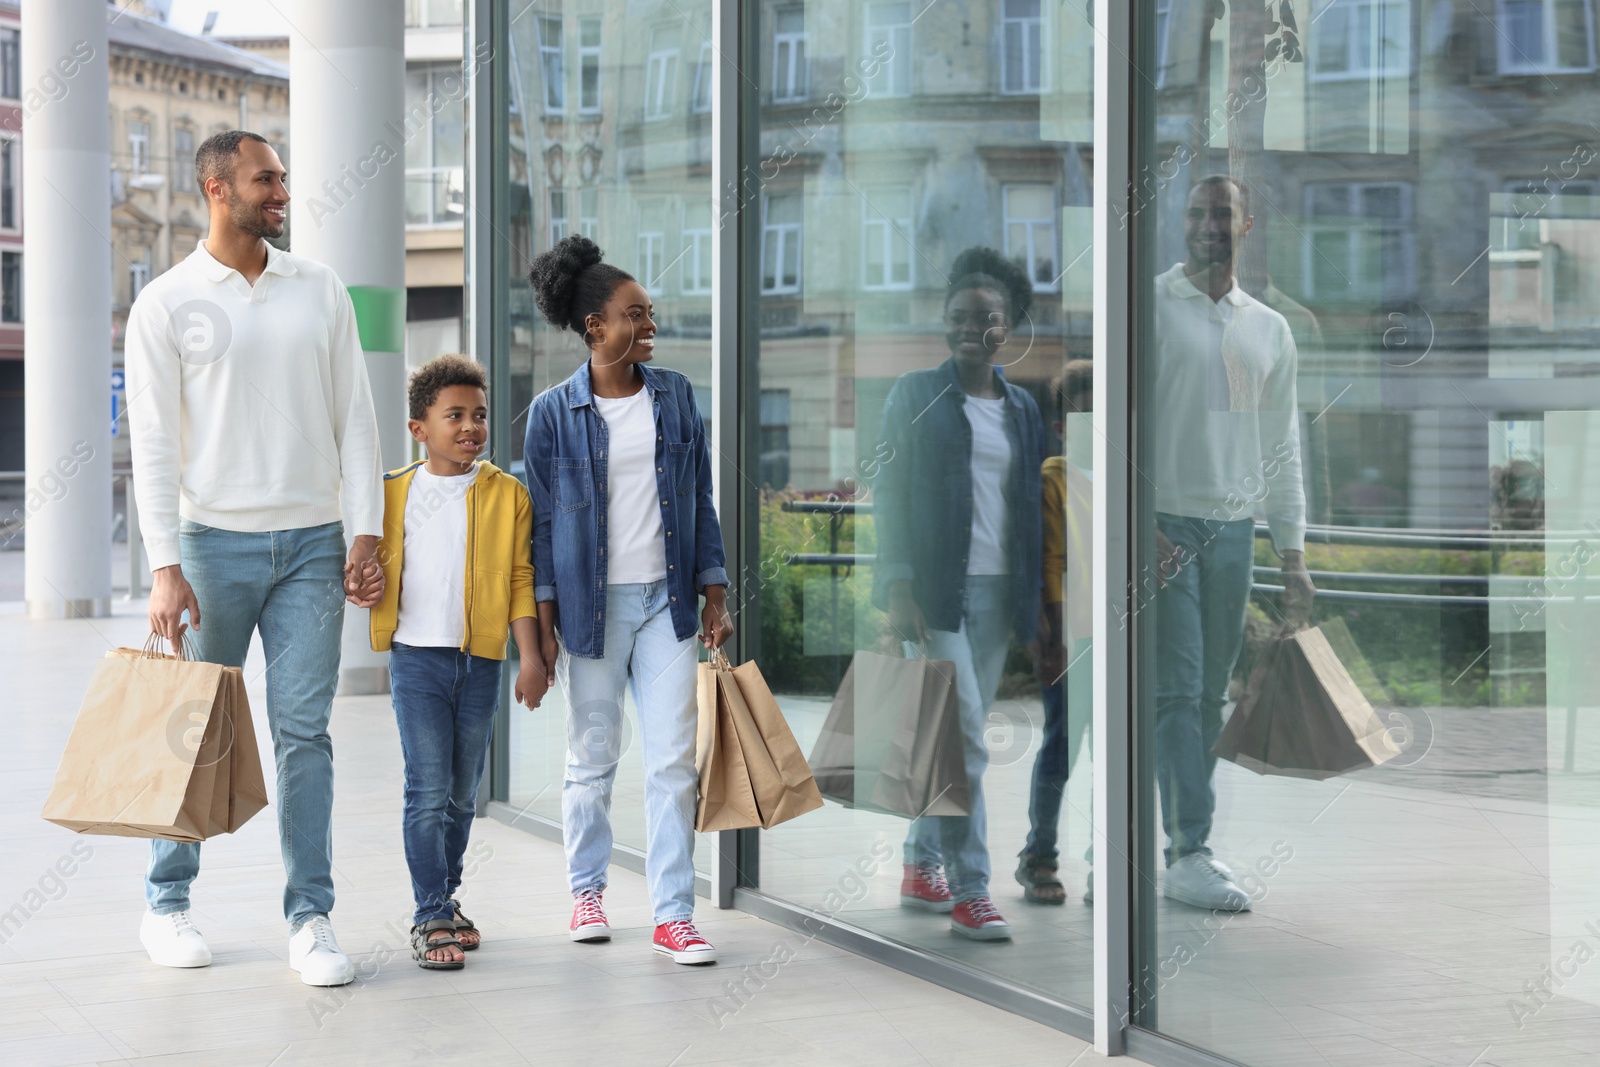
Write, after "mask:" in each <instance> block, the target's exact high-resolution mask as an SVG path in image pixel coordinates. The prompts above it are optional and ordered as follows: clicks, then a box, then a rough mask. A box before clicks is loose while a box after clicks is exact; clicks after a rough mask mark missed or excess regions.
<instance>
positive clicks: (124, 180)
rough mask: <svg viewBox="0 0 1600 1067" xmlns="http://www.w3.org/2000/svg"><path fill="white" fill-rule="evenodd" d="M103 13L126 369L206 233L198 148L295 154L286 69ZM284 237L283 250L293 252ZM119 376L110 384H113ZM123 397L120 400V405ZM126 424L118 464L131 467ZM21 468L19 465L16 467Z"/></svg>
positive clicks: (143, 20) (118, 316)
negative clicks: (137, 332) (231, 139)
mask: <svg viewBox="0 0 1600 1067" xmlns="http://www.w3.org/2000/svg"><path fill="white" fill-rule="evenodd" d="M144 9H145V10H146V11H149V12H150V14H149V15H146V14H140V13H139V12H138V11H135V10H132V9H128V10H122V9H118V8H114V7H113V8H108V9H107V19H108V22H109V27H108V32H109V37H110V45H111V91H110V120H111V178H110V180H111V242H112V279H111V300H112V308H111V321H112V364H113V366H114V367H115V368H117V369H120V368H121V366H122V345H123V341H124V338H125V336H126V330H127V321H128V309H129V308H130V307H132V305H133V301H134V298H135V297H137V296H138V295H139V290H140V289H142V288H143V287H144V286H145V285H146V284H148V283H149V281H150V279H151V278H154V277H155V276H157V275H158V274H161V273H162V272H163V271H165V270H167V269H168V268H169V267H171V266H172V265H173V264H174V263H177V262H178V261H179V260H181V259H183V258H184V257H186V256H187V255H189V253H190V252H193V251H194V247H195V245H196V244H197V243H198V242H199V241H200V240H201V239H202V238H203V237H204V236H205V233H206V228H207V225H208V217H207V212H206V205H205V199H204V197H203V196H202V194H201V192H200V187H199V185H198V184H197V183H196V182H195V174H194V154H195V149H196V148H198V147H199V145H200V142H201V141H204V140H205V139H206V138H207V137H209V136H211V135H212V134H213V133H217V132H220V131H222V130H231V129H246V130H252V131H254V132H256V133H259V134H261V135H262V136H263V137H265V138H267V139H268V140H269V141H271V142H272V144H273V147H275V148H276V149H277V150H278V154H279V155H280V156H282V157H283V160H284V163H285V164H286V165H288V166H293V163H292V162H291V159H290V152H289V68H288V67H287V66H286V65H284V64H283V63H280V62H276V61H274V60H273V59H270V58H268V57H267V56H266V55H264V54H261V53H259V52H257V51H252V50H245V49H242V48H236V47H234V46H232V45H230V44H227V43H224V42H223V41H220V40H217V39H214V38H210V37H196V36H193V35H191V34H187V33H183V32H181V31H179V30H177V29H174V28H173V27H171V26H169V25H167V24H166V23H165V22H163V21H162V20H161V19H160V18H158V17H152V16H157V15H160V14H161V11H160V8H159V7H158V6H156V5H151V4H148V3H147V4H146V5H145V7H144ZM287 242H288V235H287V234H286V235H285V237H284V239H283V240H282V241H281V242H279V243H281V244H282V245H283V246H284V247H288V243H287ZM115 380H116V379H115V377H114V378H113V381H115ZM121 400H122V398H121V397H120V396H119V397H117V398H116V402H117V403H118V405H119V410H120V403H121ZM126 425H127V424H126V421H125V420H124V421H121V422H120V423H119V427H118V429H119V431H122V432H119V433H118V434H117V436H116V438H115V439H114V441H113V443H112V457H113V463H114V464H116V465H117V466H125V465H126V464H127V463H128V462H129V459H130V457H129V454H128V440H127V434H126V432H125V427H126ZM18 463H19V465H20V457H19V460H18Z"/></svg>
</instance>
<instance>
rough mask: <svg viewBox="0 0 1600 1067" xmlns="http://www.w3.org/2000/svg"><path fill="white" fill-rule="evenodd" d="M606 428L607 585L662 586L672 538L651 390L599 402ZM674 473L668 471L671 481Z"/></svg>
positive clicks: (596, 401)
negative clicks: (659, 474)
mask: <svg viewBox="0 0 1600 1067" xmlns="http://www.w3.org/2000/svg"><path fill="white" fill-rule="evenodd" d="M594 406H595V410H596V411H597V412H599V414H600V417H601V418H602V419H604V420H605V423H606V436H607V437H608V438H609V442H610V443H609V446H608V447H609V449H610V455H608V456H607V457H606V478H607V480H608V481H609V482H610V485H609V486H608V488H607V504H606V558H607V565H606V583H607V584H608V585H629V584H633V583H645V582H659V581H661V580H662V579H664V578H665V577H666V576H667V535H666V530H665V529H664V528H663V527H662V525H661V503H660V497H659V496H658V495H657V492H658V489H657V485H656V416H655V409H654V407H653V406H652V404H651V401H650V390H648V389H640V390H639V391H638V392H637V393H634V394H633V395H632V396H622V397H606V396H597V397H595V398H594ZM673 474H674V472H671V471H668V472H667V475H668V477H669V478H671V477H672V476H673Z"/></svg>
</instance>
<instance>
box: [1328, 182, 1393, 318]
mask: <svg viewBox="0 0 1600 1067" xmlns="http://www.w3.org/2000/svg"><path fill="white" fill-rule="evenodd" d="M1411 217H1412V216H1411V186H1410V185H1408V184H1406V183H1404V182H1329V183H1326V184H1317V185H1308V186H1307V187H1306V238H1307V240H1306V241H1305V243H1304V249H1305V251H1304V253H1303V255H1304V270H1305V279H1306V291H1307V292H1308V293H1309V294H1310V295H1313V296H1315V297H1317V298H1319V299H1324V300H1353V301H1361V302H1368V301H1374V300H1393V299H1400V298H1405V297H1409V296H1410V295H1411V294H1412V292H1413V291H1414V290H1415V288H1416V284H1415V270H1414V269H1413V263H1412V248H1411V237H1412V234H1411Z"/></svg>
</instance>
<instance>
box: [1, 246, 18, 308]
mask: <svg viewBox="0 0 1600 1067" xmlns="http://www.w3.org/2000/svg"><path fill="white" fill-rule="evenodd" d="M21 321H22V253H21V252H0V322H21Z"/></svg>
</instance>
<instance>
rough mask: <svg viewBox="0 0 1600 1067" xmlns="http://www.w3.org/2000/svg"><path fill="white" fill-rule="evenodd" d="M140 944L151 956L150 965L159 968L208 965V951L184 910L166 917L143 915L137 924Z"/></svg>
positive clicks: (209, 955)
mask: <svg viewBox="0 0 1600 1067" xmlns="http://www.w3.org/2000/svg"><path fill="white" fill-rule="evenodd" d="M139 943H140V944H141V945H143V946H144V950H145V951H146V952H148V953H149V954H150V962H151V963H155V964H159V965H160V966H162V967H205V966H209V965H210V963H211V949H210V948H208V947H207V946H206V939H205V938H203V937H201V936H200V931H199V930H196V929H195V927H194V920H193V919H191V918H190V917H189V911H188V909H187V908H186V909H184V910H183V911H174V912H170V913H169V914H166V915H157V914H156V913H155V912H152V911H147V912H145V913H144V919H143V920H141V921H140V923H139Z"/></svg>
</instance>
